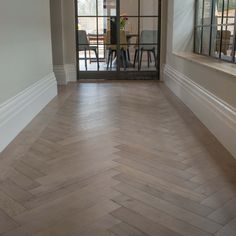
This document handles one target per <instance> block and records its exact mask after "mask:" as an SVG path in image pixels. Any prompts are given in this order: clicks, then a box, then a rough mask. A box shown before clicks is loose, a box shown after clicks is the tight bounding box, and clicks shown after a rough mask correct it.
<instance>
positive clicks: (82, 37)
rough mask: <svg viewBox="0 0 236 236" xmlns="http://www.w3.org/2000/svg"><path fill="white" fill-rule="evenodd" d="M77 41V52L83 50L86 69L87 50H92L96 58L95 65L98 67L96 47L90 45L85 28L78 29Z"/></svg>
mask: <svg viewBox="0 0 236 236" xmlns="http://www.w3.org/2000/svg"><path fill="white" fill-rule="evenodd" d="M78 42H79V47H78V50H79V52H80V51H84V55H85V68H86V70H88V63H87V60H88V59H87V51H94V53H95V56H96V60H97V66H98V69H99V58H98V47H97V46H91V45H90V43H89V40H88V37H87V33H86V31H85V30H78Z"/></svg>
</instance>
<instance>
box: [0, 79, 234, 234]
mask: <svg viewBox="0 0 236 236" xmlns="http://www.w3.org/2000/svg"><path fill="white" fill-rule="evenodd" d="M235 170H236V160H235V159H233V157H232V156H231V155H230V154H229V153H228V152H227V150H225V148H224V147H223V146H222V145H221V144H220V143H219V142H218V141H217V140H216V139H215V137H214V136H213V135H212V134H211V133H210V132H209V131H208V130H207V129H206V128H205V126H204V125H203V124H202V123H201V122H200V121H199V120H198V119H197V118H196V117H195V116H194V114H193V113H192V112H191V111H189V110H188V109H187V108H186V107H185V106H184V105H183V103H181V102H180V101H179V100H178V99H177V98H176V97H175V96H174V95H173V94H172V93H171V92H170V91H169V90H168V89H167V88H166V87H165V85H163V84H162V83H157V82H152V81H148V82H145V81H135V82H134V81H129V82H126V81H123V82H110V83H108V82H104V83H97V84H94V83H88V84H87V83H81V84H76V83H74V84H70V85H68V87H62V88H60V93H59V96H58V98H56V99H55V100H54V101H52V102H51V103H50V104H49V105H48V106H47V107H46V108H45V109H44V110H43V111H42V112H41V113H40V114H39V115H38V116H37V117H36V118H35V119H34V120H33V122H31V124H30V125H29V126H28V127H26V129H25V130H24V131H23V132H21V134H20V135H19V136H18V137H17V138H16V139H15V140H14V142H13V143H11V144H10V146H9V147H8V148H7V149H6V150H5V151H4V152H3V153H2V154H1V155H0V177H1V181H0V235H1V236H72V235H74V236H126V235H127V236H128V235H137V236H148V235H149V236H210V235H216V236H235V225H236V172H235Z"/></svg>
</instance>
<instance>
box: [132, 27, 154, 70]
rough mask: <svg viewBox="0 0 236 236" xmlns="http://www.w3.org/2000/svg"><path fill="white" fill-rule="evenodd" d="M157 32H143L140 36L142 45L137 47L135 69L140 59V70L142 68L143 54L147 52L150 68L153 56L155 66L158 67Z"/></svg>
mask: <svg viewBox="0 0 236 236" xmlns="http://www.w3.org/2000/svg"><path fill="white" fill-rule="evenodd" d="M157 35H158V31H157V30H143V31H142V32H141V36H140V43H139V44H140V45H139V47H138V45H137V46H136V49H135V55H134V67H135V64H136V61H137V59H138V68H139V69H140V68H141V66H142V60H143V52H145V51H146V52H147V62H148V68H149V67H150V62H151V54H153V56H154V61H155V66H157V43H158V40H157Z"/></svg>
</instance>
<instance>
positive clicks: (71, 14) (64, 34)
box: [50, 0, 76, 65]
mask: <svg viewBox="0 0 236 236" xmlns="http://www.w3.org/2000/svg"><path fill="white" fill-rule="evenodd" d="M50 5H51V22H52V25H51V28H52V45H53V64H54V65H65V64H75V62H76V43H75V9H74V0H50Z"/></svg>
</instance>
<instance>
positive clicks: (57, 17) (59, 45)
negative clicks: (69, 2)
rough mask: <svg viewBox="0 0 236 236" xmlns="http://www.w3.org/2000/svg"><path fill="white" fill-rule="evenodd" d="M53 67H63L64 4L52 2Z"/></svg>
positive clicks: (55, 0)
mask: <svg viewBox="0 0 236 236" xmlns="http://www.w3.org/2000/svg"><path fill="white" fill-rule="evenodd" d="M50 9H51V11H50V12H51V33H52V52H53V53H52V55H53V65H63V64H64V59H63V31H62V2H61V0H50Z"/></svg>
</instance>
